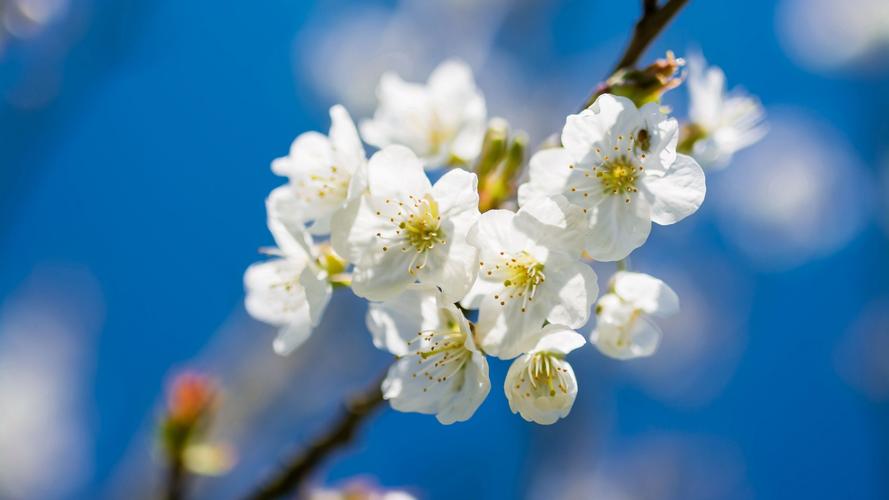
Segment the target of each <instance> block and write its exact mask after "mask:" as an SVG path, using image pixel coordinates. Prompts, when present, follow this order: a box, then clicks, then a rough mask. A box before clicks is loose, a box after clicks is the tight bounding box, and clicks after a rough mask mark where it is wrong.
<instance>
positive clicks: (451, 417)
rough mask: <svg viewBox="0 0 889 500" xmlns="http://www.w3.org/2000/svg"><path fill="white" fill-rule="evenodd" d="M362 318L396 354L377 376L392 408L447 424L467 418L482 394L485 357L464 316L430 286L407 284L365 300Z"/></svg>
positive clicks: (379, 343) (486, 389) (486, 385)
mask: <svg viewBox="0 0 889 500" xmlns="http://www.w3.org/2000/svg"><path fill="white" fill-rule="evenodd" d="M367 324H368V328H369V329H370V330H371V332H372V333H373V335H374V343H375V344H376V345H377V346H378V347H382V348H384V349H386V350H388V351H389V352H391V353H392V354H395V355H397V356H401V357H400V358H399V359H398V361H396V362H395V364H393V365H392V367H391V368H390V369H389V374H388V375H387V377H386V380H385V381H384V382H383V397H384V398H385V399H387V400H388V401H389V402H390V404H391V405H392V408H394V409H396V410H398V411H403V412H417V413H425V414H432V415H435V416H436V418H437V419H438V421H439V422H441V423H443V424H452V423H454V422H461V421H464V420H467V419H469V418H470V417H471V416H472V415H473V414H474V413H475V410H476V409H477V408H478V407H479V405H481V403H482V401H484V400H485V398H486V397H487V396H488V392H489V391H490V389H491V383H490V381H489V380H488V362H487V360H486V359H485V356H484V355H483V354H482V353H481V352H480V351H479V350H478V349H477V348H476V346H475V343H474V341H473V339H472V330H471V329H470V327H469V322H468V321H467V320H466V318H465V317H464V316H463V314H462V313H461V312H460V310H459V309H457V308H456V307H455V306H454V304H453V303H452V302H451V300H450V299H449V298H447V297H445V296H444V295H443V294H442V293H441V292H440V291H438V290H437V289H436V288H435V287H433V286H426V285H411V286H410V287H409V288H408V289H407V290H406V291H404V292H403V293H402V294H401V295H399V296H397V297H395V298H393V299H392V300H390V301H387V302H383V303H376V304H371V306H370V310H369V311H368V317H367Z"/></svg>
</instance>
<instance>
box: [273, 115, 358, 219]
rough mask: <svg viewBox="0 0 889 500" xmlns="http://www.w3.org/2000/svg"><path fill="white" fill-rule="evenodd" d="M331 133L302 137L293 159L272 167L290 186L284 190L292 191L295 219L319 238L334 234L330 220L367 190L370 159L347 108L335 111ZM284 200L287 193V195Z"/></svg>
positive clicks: (293, 147) (296, 143) (291, 207)
mask: <svg viewBox="0 0 889 500" xmlns="http://www.w3.org/2000/svg"><path fill="white" fill-rule="evenodd" d="M330 121H331V125H330V134H329V136H325V135H323V134H319V133H318V132H306V133H303V134H300V136H299V137H297V138H296V140H294V141H293V144H292V145H291V146H290V154H289V155H288V156H285V157H283V158H278V159H276V160H275V161H273V162H272V171H273V172H275V173H276V174H278V175H283V176H287V177H288V178H289V179H290V183H289V184H287V185H286V186H282V187H280V188H278V189H279V190H286V191H288V192H289V195H290V196H289V200H290V203H289V205H288V207H287V208H288V210H289V214H288V215H289V216H290V217H293V218H295V219H296V220H297V221H299V222H305V223H309V222H310V223H311V225H310V226H309V231H310V232H312V233H313V234H325V233H328V232H330V218H331V217H332V216H333V214H334V213H335V212H336V211H337V210H339V209H341V208H342V207H343V206H345V204H346V203H348V201H349V200H351V199H354V198H355V197H357V196H359V195H360V194H361V192H362V191H363V190H364V172H363V170H364V169H365V168H366V164H367V159H366V158H365V155H364V146H363V145H362V144H361V139H359V138H358V131H357V130H356V129H355V124H354V123H353V122H352V118H351V117H350V116H349V112H348V111H346V109H345V108H344V107H342V106H339V105H337V106H333V107H332V108H330ZM281 196H283V194H282V195H281Z"/></svg>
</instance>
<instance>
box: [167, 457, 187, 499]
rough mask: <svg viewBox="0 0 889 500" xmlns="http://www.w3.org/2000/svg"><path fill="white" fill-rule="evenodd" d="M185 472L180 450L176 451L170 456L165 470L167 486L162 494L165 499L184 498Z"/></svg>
mask: <svg viewBox="0 0 889 500" xmlns="http://www.w3.org/2000/svg"><path fill="white" fill-rule="evenodd" d="M185 483H186V472H185V464H184V463H183V460H182V452H181V450H180V451H178V452H177V453H176V454H175V456H171V457H170V464H169V469H168V470H167V488H166V492H165V494H164V498H165V499H166V500H181V499H183V498H185Z"/></svg>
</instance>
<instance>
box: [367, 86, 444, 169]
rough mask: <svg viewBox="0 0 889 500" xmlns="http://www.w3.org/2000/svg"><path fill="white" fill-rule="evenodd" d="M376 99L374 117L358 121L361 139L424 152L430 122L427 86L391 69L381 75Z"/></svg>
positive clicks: (377, 144) (380, 145)
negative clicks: (406, 78)
mask: <svg viewBox="0 0 889 500" xmlns="http://www.w3.org/2000/svg"><path fill="white" fill-rule="evenodd" d="M377 99H378V100H379V106H378V107H377V110H376V112H375V113H374V117H373V120H365V121H363V122H362V123H361V135H362V136H363V137H364V140H365V141H367V142H368V143H369V144H372V145H374V146H377V147H379V148H383V147H386V146H389V145H391V144H401V145H404V146H407V147H409V148H410V149H412V150H413V151H414V152H416V153H417V154H418V155H421V156H422V155H426V153H427V152H428V150H429V148H430V144H429V137H430V129H429V126H430V119H431V117H432V114H433V107H432V102H431V100H430V97H429V92H428V91H427V89H426V87H425V86H423V85H418V84H415V83H408V82H405V81H404V80H402V79H401V78H400V77H398V75H395V74H394V73H386V74H384V75H383V76H382V77H381V78H380V85H379V86H378V87H377Z"/></svg>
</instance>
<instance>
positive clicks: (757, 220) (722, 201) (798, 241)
mask: <svg viewBox="0 0 889 500" xmlns="http://www.w3.org/2000/svg"><path fill="white" fill-rule="evenodd" d="M770 115H771V118H770V120H769V133H768V135H766V136H765V137H764V138H763V140H762V142H760V143H759V144H757V145H756V146H755V147H753V148H750V149H748V150H745V151H742V152H741V153H740V154H739V155H738V156H737V158H736V161H735V168H732V169H728V170H726V171H725V172H723V173H722V174H721V175H720V176H719V178H718V180H717V181H716V182H715V184H714V185H713V186H712V190H713V192H714V195H713V197H712V198H713V200H714V204H715V206H716V207H717V210H718V213H719V220H718V222H719V227H720V229H721V230H722V231H723V232H724V233H725V234H726V235H727V236H728V237H729V239H730V240H731V241H732V242H733V243H734V244H735V245H737V247H738V248H739V249H740V250H741V251H743V252H744V253H745V254H747V255H748V256H749V257H750V258H751V259H753V260H754V261H755V262H756V263H757V264H759V265H760V266H761V267H763V268H766V269H786V268H789V267H794V266H796V265H799V264H802V263H804V262H806V261H808V260H810V259H812V258H816V257H821V256H825V255H829V254H831V253H833V252H835V251H836V250H838V249H840V248H842V247H843V246H844V245H845V244H846V243H847V242H848V241H849V240H851V239H852V238H853V237H854V236H855V235H856V234H857V233H858V231H859V230H860V229H861V228H862V225H863V222H864V221H865V216H866V214H867V212H868V210H869V209H870V206H871V204H872V202H873V191H872V189H873V186H874V184H875V183H874V182H873V180H872V174H870V173H869V172H868V171H867V170H866V169H865V168H864V167H863V166H862V165H861V163H860V161H859V159H858V157H857V154H856V152H855V151H854V150H853V149H852V148H851V147H850V146H849V145H848V143H847V142H846V140H845V138H844V137H843V136H842V134H841V133H840V132H839V131H837V130H835V129H833V128H831V127H830V126H829V125H826V124H824V123H823V122H822V121H820V120H818V119H817V118H814V117H812V116H807V115H805V114H801V113H799V112H792V111H784V110H778V111H776V112H773V113H770Z"/></svg>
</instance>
